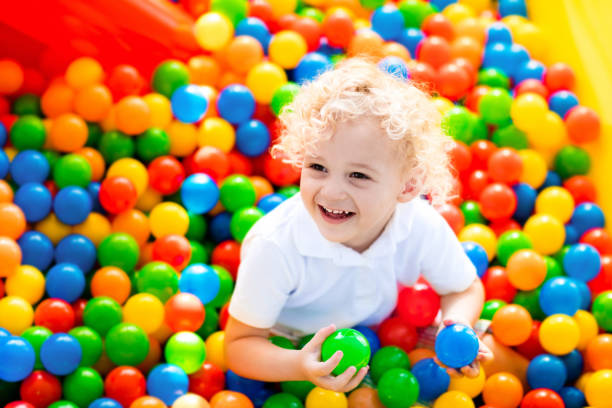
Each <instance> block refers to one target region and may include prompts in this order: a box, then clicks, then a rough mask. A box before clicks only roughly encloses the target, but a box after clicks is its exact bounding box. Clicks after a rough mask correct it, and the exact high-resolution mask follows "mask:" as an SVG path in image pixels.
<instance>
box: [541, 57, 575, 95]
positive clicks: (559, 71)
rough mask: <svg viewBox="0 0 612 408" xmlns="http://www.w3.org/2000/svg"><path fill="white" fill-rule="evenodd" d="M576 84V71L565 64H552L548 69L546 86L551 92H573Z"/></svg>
mask: <svg viewBox="0 0 612 408" xmlns="http://www.w3.org/2000/svg"><path fill="white" fill-rule="evenodd" d="M575 83H576V75H574V70H573V69H572V68H571V67H570V66H569V65H567V64H565V63H563V62H557V63H556V64H552V65H551V66H549V67H548V68H547V69H546V73H545V74H544V84H545V85H546V86H547V87H548V89H549V90H550V92H556V91H560V90H567V91H571V90H572V89H573V88H574V84H575Z"/></svg>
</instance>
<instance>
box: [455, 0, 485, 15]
mask: <svg viewBox="0 0 612 408" xmlns="http://www.w3.org/2000/svg"><path fill="white" fill-rule="evenodd" d="M459 4H464V5H466V6H468V7H469V8H471V9H472V10H474V12H475V13H476V14H480V13H482V12H483V11H485V10H489V9H490V8H491V0H459Z"/></svg>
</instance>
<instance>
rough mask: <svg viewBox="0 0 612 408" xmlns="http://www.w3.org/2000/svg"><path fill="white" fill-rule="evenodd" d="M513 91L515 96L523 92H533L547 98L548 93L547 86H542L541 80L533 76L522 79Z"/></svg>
mask: <svg viewBox="0 0 612 408" xmlns="http://www.w3.org/2000/svg"><path fill="white" fill-rule="evenodd" d="M514 91H515V93H516V96H517V97H518V96H519V95H522V94H524V93H535V94H538V95H540V96H541V97H542V98H544V99H546V100H548V95H549V92H548V88H546V86H544V84H543V83H542V81H540V80H538V79H535V78H529V79H525V80H524V81H521V82H520V83H519V84H518V85H517V86H516V87H515V88H514Z"/></svg>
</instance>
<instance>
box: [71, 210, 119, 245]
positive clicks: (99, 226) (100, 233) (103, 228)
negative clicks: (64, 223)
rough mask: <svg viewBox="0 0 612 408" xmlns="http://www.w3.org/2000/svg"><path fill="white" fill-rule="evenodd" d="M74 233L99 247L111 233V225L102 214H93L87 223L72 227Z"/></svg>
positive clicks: (89, 216) (87, 219) (86, 220)
mask: <svg viewBox="0 0 612 408" xmlns="http://www.w3.org/2000/svg"><path fill="white" fill-rule="evenodd" d="M72 232H73V233H75V234H81V235H84V236H86V237H87V238H89V239H90V240H91V242H93V244H94V245H95V246H96V247H97V246H98V245H100V242H102V240H103V239H104V238H106V236H107V235H108V234H110V233H111V224H110V221H109V220H108V218H106V217H105V216H103V215H102V214H100V213H97V212H91V213H89V215H88V216H87V218H86V219H85V221H83V222H82V223H80V224H79V225H75V226H74V227H72Z"/></svg>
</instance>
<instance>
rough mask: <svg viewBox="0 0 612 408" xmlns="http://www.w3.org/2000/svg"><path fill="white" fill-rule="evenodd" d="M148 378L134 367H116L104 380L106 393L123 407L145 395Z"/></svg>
mask: <svg viewBox="0 0 612 408" xmlns="http://www.w3.org/2000/svg"><path fill="white" fill-rule="evenodd" d="M145 392H146V380H145V378H144V376H143V375H142V373H141V372H140V371H139V370H138V369H137V368H134V367H125V366H124V367H116V368H114V369H113V370H112V371H111V372H109V373H108V375H107V376H106V378H105V380H104V393H105V395H106V396H107V397H109V398H112V399H114V400H115V401H117V402H118V403H119V404H121V406H123V407H129V406H130V404H131V403H132V402H133V401H134V400H136V399H138V398H140V397H141V396H143V395H145Z"/></svg>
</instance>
